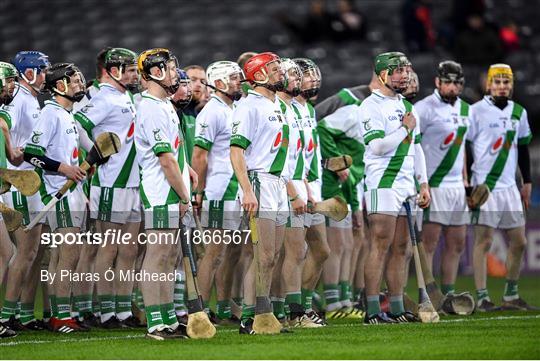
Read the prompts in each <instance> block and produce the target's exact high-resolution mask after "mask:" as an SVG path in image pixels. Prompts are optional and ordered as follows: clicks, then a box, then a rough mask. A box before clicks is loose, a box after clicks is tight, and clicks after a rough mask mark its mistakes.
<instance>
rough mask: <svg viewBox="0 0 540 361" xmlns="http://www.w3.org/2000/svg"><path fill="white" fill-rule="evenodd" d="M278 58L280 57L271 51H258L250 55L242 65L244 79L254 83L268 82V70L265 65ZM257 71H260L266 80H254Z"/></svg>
mask: <svg viewBox="0 0 540 361" xmlns="http://www.w3.org/2000/svg"><path fill="white" fill-rule="evenodd" d="M279 60H280V57H279V56H277V55H276V54H274V53H271V52H266V53H260V54H257V55H254V56H252V57H251V58H250V59H249V60H248V61H247V62H246V64H245V65H244V73H245V74H246V79H247V80H249V81H251V82H254V83H263V84H264V83H266V82H268V71H267V69H266V65H268V64H270V63H272V62H274V61H279ZM258 71H260V72H262V73H263V74H264V75H265V76H266V77H267V78H266V81H264V82H261V81H256V80H255V73H257V72H258Z"/></svg>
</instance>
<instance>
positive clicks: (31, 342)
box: [0, 315, 540, 347]
mask: <svg viewBox="0 0 540 361" xmlns="http://www.w3.org/2000/svg"><path fill="white" fill-rule="evenodd" d="M537 318H540V315H528V316H527V315H524V316H495V317H483V318H457V319H448V320H441V321H440V322H441V323H454V322H480V321H504V320H531V319H537ZM359 325H362V323H360V322H358V323H345V324H340V325H330V326H329V327H330V328H338V327H358V326H359ZM228 332H238V331H237V330H236V329H225V330H220V331H218V333H228ZM143 337H144V335H142V334H141V335H126V336H111V337H89V338H66V339H61V340H28V341H9V342H0V347H3V346H17V345H38V344H46V343H56V342H62V343H71V342H93V341H109V340H128V339H136V338H143Z"/></svg>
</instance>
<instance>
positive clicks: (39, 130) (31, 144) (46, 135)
mask: <svg viewBox="0 0 540 361" xmlns="http://www.w3.org/2000/svg"><path fill="white" fill-rule="evenodd" d="M52 117H54V114H53V113H52V112H51V111H45V112H41V114H40V115H39V119H38V121H37V122H36V124H35V126H34V129H33V130H32V135H30V138H29V139H28V140H27V141H26V147H25V149H24V151H25V152H26V153H30V154H34V155H46V154H47V148H48V147H49V145H50V144H51V143H52V141H53V138H54V134H55V132H56V125H57V120H56V119H51V118H52Z"/></svg>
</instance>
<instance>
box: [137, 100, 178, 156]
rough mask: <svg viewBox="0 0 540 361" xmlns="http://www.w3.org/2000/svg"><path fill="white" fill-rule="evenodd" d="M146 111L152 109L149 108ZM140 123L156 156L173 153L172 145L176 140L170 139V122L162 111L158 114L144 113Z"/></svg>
mask: <svg viewBox="0 0 540 361" xmlns="http://www.w3.org/2000/svg"><path fill="white" fill-rule="evenodd" d="M146 110H150V109H148V108H147V109H146ZM152 110H155V109H152ZM139 121H140V122H141V123H142V125H143V132H144V135H145V138H146V139H147V141H148V143H149V144H150V147H151V148H152V151H153V152H154V154H155V155H159V154H160V153H172V144H173V142H174V141H175V139H169V136H168V134H167V133H168V132H167V128H168V126H167V122H169V121H170V120H169V117H168V116H167V114H166V113H165V112H164V111H163V110H162V109H159V111H158V112H156V111H154V112H148V111H146V112H142V114H141V117H140V118H139Z"/></svg>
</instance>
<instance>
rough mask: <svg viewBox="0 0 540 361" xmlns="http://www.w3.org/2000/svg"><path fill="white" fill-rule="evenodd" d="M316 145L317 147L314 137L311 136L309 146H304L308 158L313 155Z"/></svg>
mask: <svg viewBox="0 0 540 361" xmlns="http://www.w3.org/2000/svg"><path fill="white" fill-rule="evenodd" d="M315 147H316V145H315V142H314V141H313V138H311V137H310V138H309V142H308V144H307V146H306V147H305V148H304V152H305V154H306V158H307V157H309V156H311V154H312V153H313V151H314V150H315Z"/></svg>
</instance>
